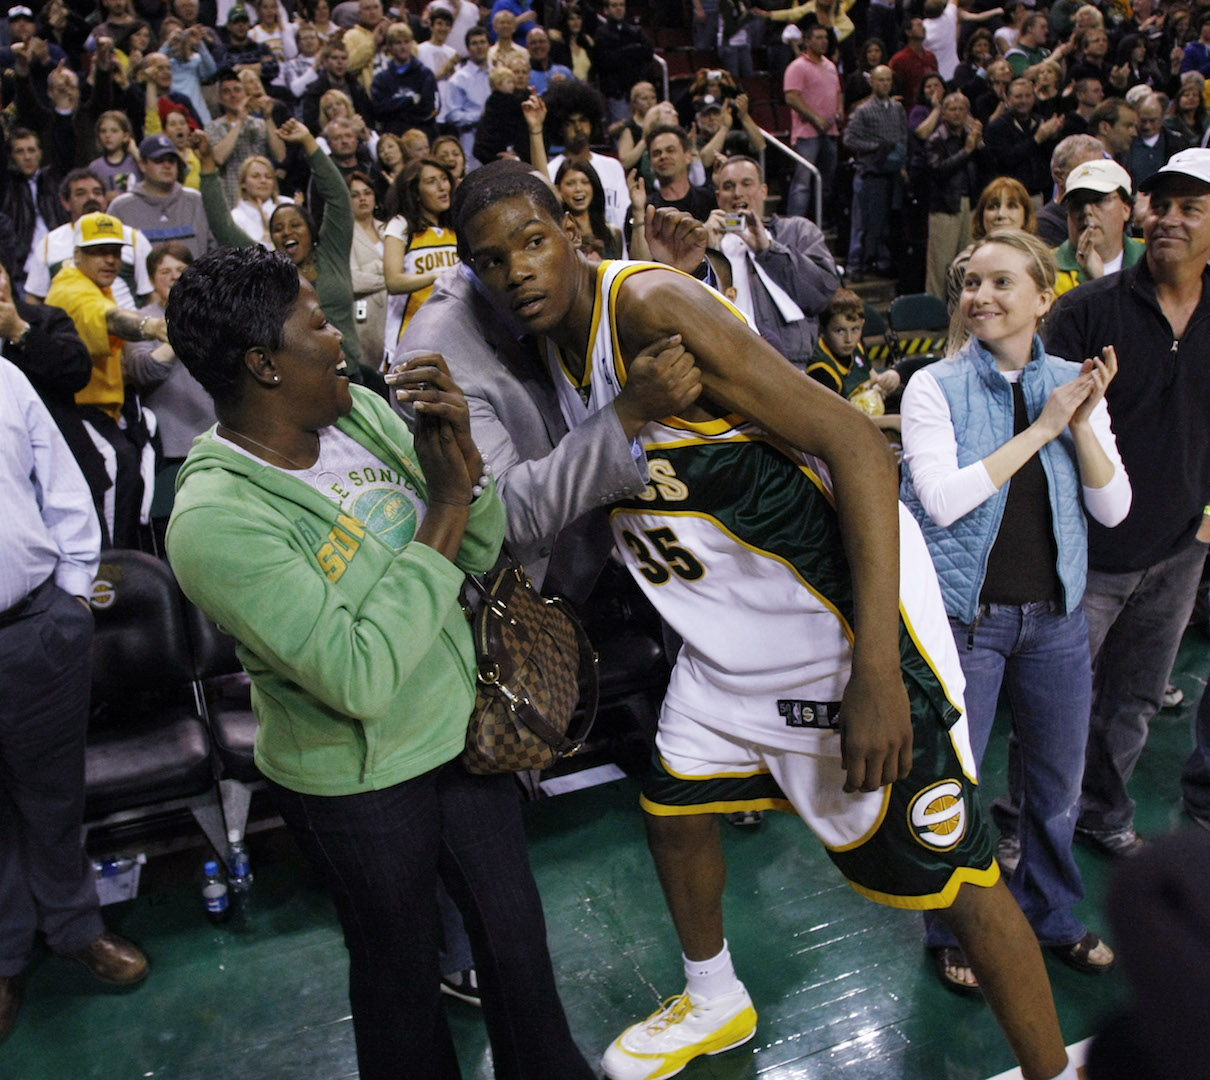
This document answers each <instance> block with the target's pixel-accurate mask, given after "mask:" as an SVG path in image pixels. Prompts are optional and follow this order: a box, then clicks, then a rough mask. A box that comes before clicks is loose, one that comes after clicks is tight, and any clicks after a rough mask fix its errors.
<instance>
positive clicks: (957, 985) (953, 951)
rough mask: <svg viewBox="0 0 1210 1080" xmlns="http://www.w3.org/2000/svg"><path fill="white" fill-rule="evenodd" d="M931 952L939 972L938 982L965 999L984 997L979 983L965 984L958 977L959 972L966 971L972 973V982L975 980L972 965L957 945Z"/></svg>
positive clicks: (937, 948)
mask: <svg viewBox="0 0 1210 1080" xmlns="http://www.w3.org/2000/svg"><path fill="white" fill-rule="evenodd" d="M929 952H931V953H932V954H933V967H934V968H935V969H936V972H937V980H938V981H939V982H940V983H941V985H942V986H944V987H945V988H946V989H947V990H952V991H953V992H954V993H955V994H961V995H962V996H963V997H982V996H983V991H982V990H980V989H979V984H978V982H964V981H963V980H962V979H960V978H959V977H958V973H959V972H962V971H966V972H969V973H970V977H971V979H972V980H973V979H974V978H975V976H974V973H973V972H971V966H970V963H969V962H968V961H967V959H966V953H964V952H963V951H962V949H961V948H959V947H958V946H957V945H939V946H937V947H936V948H933V949H930V950H929Z"/></svg>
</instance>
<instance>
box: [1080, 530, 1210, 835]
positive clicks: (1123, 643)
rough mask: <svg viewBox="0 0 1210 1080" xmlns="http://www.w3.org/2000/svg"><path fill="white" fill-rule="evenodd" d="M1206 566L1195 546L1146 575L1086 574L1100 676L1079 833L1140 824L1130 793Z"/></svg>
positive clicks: (1095, 685)
mask: <svg viewBox="0 0 1210 1080" xmlns="http://www.w3.org/2000/svg"><path fill="white" fill-rule="evenodd" d="M1205 561H1206V545H1205V544H1202V543H1197V542H1195V543H1193V544H1191V545H1190V546H1189V547H1187V548H1185V549H1184V550H1183V551H1178V552H1177V553H1176V554H1175V555H1170V556H1169V557H1168V558H1167V559H1163V560H1162V561H1160V562H1158V563H1156V564H1155V565H1154V566H1149V567H1147V568H1146V569H1144V570H1132V571H1127V572H1124V573H1116V574H1107V573H1103V572H1100V571H1097V570H1092V569H1090V570H1089V571H1088V587H1087V589H1086V590H1085V593H1084V606H1085V607H1086V608H1087V610H1088V626H1089V631H1090V634H1089V636H1090V639H1091V642H1092V655H1093V658H1094V672H1093V705H1092V723H1091V726H1090V728H1089V731H1088V753H1087V759H1086V762H1085V766H1084V792H1083V795H1082V796H1081V799H1080V828H1081V829H1087V830H1089V831H1090V832H1113V831H1116V830H1118V829H1125V828H1129V827H1130V826H1131V825H1132V823H1133V822H1134V800H1133V799H1132V798H1130V796H1129V795H1128V794H1127V793H1126V785H1127V783H1128V782H1129V780H1130V776H1131V774H1132V773H1133V772H1134V767H1135V765H1136V764H1137V763H1138V760H1139V756H1140V755H1141V754H1142V752H1143V747H1144V746H1145V745H1146V744H1147V730H1148V726H1149V725H1150V723H1151V718H1152V717H1153V716H1155V714H1156V713H1157V712H1159V710H1160V705H1161V700H1162V697H1163V693H1164V687H1165V686H1166V685H1167V683H1168V675H1169V673H1170V672H1171V671H1172V664H1173V661H1175V659H1176V651H1177V649H1178V648H1179V647H1180V643H1181V637H1182V636H1183V635H1184V633H1185V627H1186V626H1187V625H1188V623H1189V613H1190V612H1191V611H1192V610H1193V600H1194V596H1195V594H1196V592H1197V583H1198V581H1199V580H1200V578H1201V573H1202V566H1203V564H1204V563H1205ZM1203 733H1205V732H1204V731H1203Z"/></svg>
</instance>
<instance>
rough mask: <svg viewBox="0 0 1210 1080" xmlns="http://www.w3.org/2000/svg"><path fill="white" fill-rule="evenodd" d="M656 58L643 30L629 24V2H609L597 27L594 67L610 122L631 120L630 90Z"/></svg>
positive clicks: (643, 76)
mask: <svg viewBox="0 0 1210 1080" xmlns="http://www.w3.org/2000/svg"><path fill="white" fill-rule="evenodd" d="M654 55H655V50H654V49H652V47H651V42H650V41H648V40H647V38H646V36H645V35H644V33H643V31H642V30H640V29H639V28H638V27H637V26H631V25H630V24H629V23H627V22H626V0H607V3H606V4H605V13H604V14H603V15H602V16H601V22H600V24H599V25H598V26H597V32H596V38H595V41H594V47H593V52H592V66H593V70H594V71H595V72H596V73H597V79H598V81H599V82H600V86H601V93H602V94H604V95H605V102H606V111H607V113H608V117H609V123H611V124H612V123H615V122H617V121H618V120H629V119H630V88H631V87H632V86H634V84H635V83H637V82H639V81H640V80H641V79H645V78H646V77H647V66H648V65H649V64H650V63H651V58H652V56H654Z"/></svg>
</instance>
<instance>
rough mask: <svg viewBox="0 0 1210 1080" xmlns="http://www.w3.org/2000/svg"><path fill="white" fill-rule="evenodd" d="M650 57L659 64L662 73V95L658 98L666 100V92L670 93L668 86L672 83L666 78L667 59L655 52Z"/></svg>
mask: <svg viewBox="0 0 1210 1080" xmlns="http://www.w3.org/2000/svg"><path fill="white" fill-rule="evenodd" d="M652 59H654V60H655V62H656V63H657V64H659V65H660V71H662V72H663V73H664V96H663V97H662V98H661V99H660V100H661V101H667V100H668V94H669V93H670V90H669V87H671V85H672V83H671V82H669V80H668V61H667V60H665V59H664V58H663V57H662V56H661V55H660V54H659V53H656V54H655V56H654V57H653V58H652Z"/></svg>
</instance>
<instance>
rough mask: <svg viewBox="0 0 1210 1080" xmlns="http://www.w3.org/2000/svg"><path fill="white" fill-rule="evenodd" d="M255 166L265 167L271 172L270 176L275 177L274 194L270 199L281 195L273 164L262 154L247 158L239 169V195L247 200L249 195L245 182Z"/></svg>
mask: <svg viewBox="0 0 1210 1080" xmlns="http://www.w3.org/2000/svg"><path fill="white" fill-rule="evenodd" d="M253 165H263V166H264V167H265V168H266V169H268V170H269V175H270V176H271V177H273V193H272V195H270V198H276V197H277V196H278V194H280V193H279V192H278V190H277V173H276V172H275V171H274V169H273V162H271V161H270V160H269V159H268V158H267V157H263V156H261V155H260V154H253V155H252V156H251V157H250V158H245V159H244V163H243V164H242V165H241V166H240V167H239V193H240V197H241V198H247V197H248V193H247V192H246V191H244V181H245V180H247V179H248V173H249V172H250V171H251V170H252V166H253Z"/></svg>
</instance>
